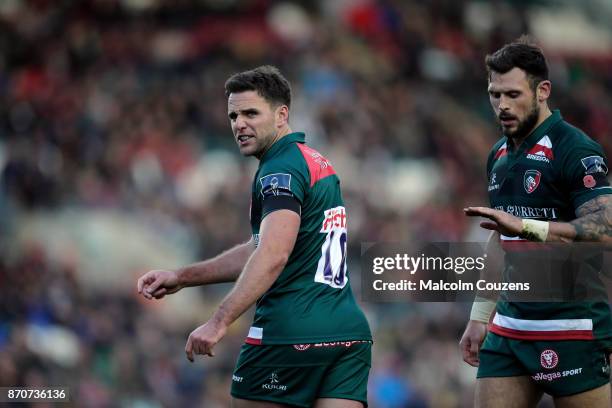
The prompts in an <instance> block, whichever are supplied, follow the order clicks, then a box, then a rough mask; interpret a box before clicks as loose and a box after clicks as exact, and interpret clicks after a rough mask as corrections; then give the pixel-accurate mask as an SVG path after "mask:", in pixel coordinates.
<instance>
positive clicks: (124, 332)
mask: <svg viewBox="0 0 612 408" xmlns="http://www.w3.org/2000/svg"><path fill="white" fill-rule="evenodd" d="M609 21H612V3H610V2H609V1H607V0H599V1H597V0H592V1H581V2H576V1H570V0H568V1H546V0H539V1H535V0H534V1H527V0H523V1H512V2H507V1H492V2H488V1H478V0H471V1H463V0H461V1H457V0H431V1H416V0H414V1H399V0H398V1H393V0H389V1H367V0H360V1H349V0H334V1H324V0H320V1H312V2H306V1H303V2H299V1H287V2H273V1H265V0H199V1H197V0H180V1H178V0H177V1H173V0H88V1H71V0H58V1H52V0H31V1H30V0H2V1H0V120H1V122H0V174H1V183H2V184H1V186H2V187H1V188H2V189H1V192H0V386H9V385H22V386H29V387H41V386H58V385H64V386H69V387H70V389H71V393H72V400H73V405H74V406H82V407H111V406H113V407H114V406H116V407H128V406H130V407H132V406H133V407H142V408H145V407H159V406H169V407H170V406H196V405H199V406H204V407H207V408H209V407H210V408H216V407H226V406H228V389H229V384H230V382H229V381H230V377H231V375H230V374H231V370H232V368H233V364H234V362H235V357H236V355H237V352H238V349H239V346H240V344H241V343H242V341H243V338H244V335H245V333H246V329H247V327H248V325H249V317H246V318H243V319H241V320H240V321H239V322H238V323H236V324H235V325H234V326H233V327H232V328H231V331H230V333H229V334H228V335H227V337H226V338H225V339H224V340H223V341H222V343H221V344H219V345H218V346H217V347H216V351H217V356H216V357H214V358H211V359H208V358H207V359H204V361H202V360H198V361H197V363H196V364H189V363H188V362H187V360H186V359H185V356H184V353H183V348H184V344H185V341H186V338H187V335H188V333H189V332H190V331H191V330H192V329H194V328H195V327H197V326H198V325H200V324H202V323H203V322H205V321H206V320H207V318H208V317H209V316H210V314H211V311H212V310H213V307H214V306H215V305H216V304H217V303H218V301H219V300H220V298H221V297H222V296H223V294H224V293H225V292H226V291H227V289H228V286H227V285H220V286H218V287H210V288H203V289H198V288H191V289H186V290H184V291H183V292H181V293H180V294H178V295H174V296H172V297H170V298H169V299H167V300H164V301H163V302H145V301H143V300H141V299H140V298H139V297H137V296H136V291H135V282H136V279H137V277H138V276H139V275H140V274H142V273H143V272H145V271H146V270H148V269H149V268H162V267H175V266H178V265H181V264H184V263H187V262H192V261H195V260H198V259H202V258H205V257H208V256H210V255H213V254H215V253H217V252H218V251H220V250H222V249H224V248H227V247H229V246H231V245H232V244H235V243H237V242H240V241H242V240H245V239H247V238H248V236H249V225H248V205H249V187H250V180H251V177H252V174H253V172H254V170H255V168H256V166H257V162H256V160H254V159H243V158H240V157H239V156H238V154H237V149H236V147H235V144H234V142H233V139H232V137H231V132H230V129H229V126H228V120H227V111H226V101H225V97H224V95H223V83H224V81H225V79H226V78H227V77H228V76H229V75H230V74H232V73H234V72H237V71H240V70H244V69H248V68H252V67H254V66H257V65H260V64H264V63H271V64H275V65H278V66H279V67H280V68H281V69H282V70H283V72H285V73H286V75H287V77H288V78H289V79H290V81H291V82H292V84H293V92H294V103H293V107H292V115H291V124H292V127H293V129H294V130H303V131H306V132H307V137H308V140H309V141H310V143H311V144H312V145H313V146H314V147H316V148H319V149H320V150H322V151H323V152H324V153H325V154H326V155H327V156H328V157H329V158H330V159H331V161H332V162H333V163H334V165H335V167H336V169H337V171H338V172H339V174H340V177H341V179H342V182H343V191H344V195H345V199H346V202H347V207H348V209H349V214H350V223H349V236H350V240H349V242H350V245H351V246H350V250H351V256H350V260H351V265H350V271H351V274H352V282H353V285H354V286H353V288H354V290H355V292H356V294H357V296H359V262H358V259H359V250H360V243H361V242H363V241H400V242H412V241H414V240H450V241H458V240H466V239H467V240H484V237H485V235H484V233H483V232H482V231H480V230H479V228H478V227H477V225H476V224H475V222H474V221H473V220H468V219H466V218H465V217H463V216H462V213H461V208H462V207H463V206H464V205H466V204H485V203H486V202H487V200H486V194H485V193H486V190H485V184H486V178H485V171H484V165H485V158H486V154H487V152H488V150H489V148H490V146H491V145H492V144H493V143H494V141H495V140H496V138H497V134H498V132H497V130H496V128H495V125H494V120H493V115H492V113H491V110H490V106H489V104H488V98H487V94H486V77H485V72H484V68H483V58H484V55H485V54H486V53H487V52H490V51H492V50H494V49H496V48H497V47H499V46H501V45H502V44H503V43H505V42H507V41H509V40H512V39H514V38H516V37H517V36H519V35H520V34H521V33H523V32H528V33H531V34H533V35H534V36H535V37H536V39H537V40H538V41H539V43H540V44H541V45H542V46H543V47H544V49H545V52H546V54H547V56H548V58H549V62H550V68H551V79H552V81H553V97H552V101H551V106H553V107H556V108H560V109H561V111H562V114H563V115H564V116H565V118H566V119H568V120H569V121H570V122H571V123H573V124H575V125H577V126H579V127H581V128H582V129H584V130H585V131H586V132H587V133H588V134H590V135H591V136H592V137H594V138H595V139H597V140H598V141H599V142H600V143H602V144H603V145H604V148H605V150H606V152H607V154H608V156H610V155H611V154H612V138H611V137H610V135H611V133H612V132H611V131H612V129H611V124H610V118H612V98H611V95H612V70H611V69H610V66H611V63H612V31H611V29H610V25H609ZM363 307H364V309H365V310H366V312H367V314H368V317H369V320H370V322H371V325H372V329H373V331H374V335H375V339H376V343H375V346H374V359H373V366H372V372H371V381H370V400H371V406H372V407H373V408H406V407H468V406H471V403H470V401H471V398H472V393H473V384H474V374H475V372H474V370H473V369H471V368H469V367H468V366H466V365H465V364H463V363H462V362H461V357H460V353H459V350H458V346H457V343H458V340H459V337H460V334H461V332H462V329H463V326H464V324H465V320H466V318H467V314H468V305H465V304H439V303H436V304H433V303H430V304H408V303H405V304H389V303H386V304H385V303H380V304H376V303H365V304H363ZM543 405H545V404H543Z"/></svg>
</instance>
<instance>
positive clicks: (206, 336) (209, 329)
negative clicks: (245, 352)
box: [185, 320, 227, 363]
mask: <svg viewBox="0 0 612 408" xmlns="http://www.w3.org/2000/svg"><path fill="white" fill-rule="evenodd" d="M226 331H227V328H226V327H225V326H224V325H223V324H221V323H217V322H213V321H212V320H209V321H208V322H206V323H204V324H203V325H201V326H200V327H198V328H197V329H195V330H194V331H192V332H191V334H190V335H189V338H188V339H187V344H186V345H185V354H186V355H187V358H188V359H189V361H191V362H192V363H193V355H194V354H202V355H208V356H210V357H214V356H215V353H214V352H213V347H214V346H215V344H217V343H218V342H219V340H221V339H222V338H223V336H225V332H226Z"/></svg>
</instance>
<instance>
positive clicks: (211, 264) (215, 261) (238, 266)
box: [177, 239, 255, 287]
mask: <svg viewBox="0 0 612 408" xmlns="http://www.w3.org/2000/svg"><path fill="white" fill-rule="evenodd" d="M254 249H255V245H254V244H253V240H252V239H251V240H249V241H248V242H245V243H243V244H240V245H236V246H235V247H233V248H231V249H229V250H227V251H224V252H222V253H221V254H219V255H217V256H216V257H214V258H211V259H207V260H205V261H202V262H197V263H194V264H191V265H187V266H184V267H182V268H180V269H179V270H177V274H178V278H179V282H180V284H181V286H184V287H186V286H198V285H207V284H210V283H223V282H234V281H235V280H236V279H238V276H240V272H242V269H243V268H244V265H245V264H246V263H247V261H248V259H249V256H251V254H252V253H253V250H254Z"/></svg>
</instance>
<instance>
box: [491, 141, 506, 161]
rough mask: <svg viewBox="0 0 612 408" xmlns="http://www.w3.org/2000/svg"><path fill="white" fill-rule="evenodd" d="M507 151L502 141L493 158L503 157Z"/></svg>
mask: <svg viewBox="0 0 612 408" xmlns="http://www.w3.org/2000/svg"><path fill="white" fill-rule="evenodd" d="M507 153H508V150H507V149H506V144H505V143H504V144H503V146H502V147H500V148H499V150H497V153H495V157H494V159H495V160H497V159H500V158H502V157H504V156H505V155H506V154H507Z"/></svg>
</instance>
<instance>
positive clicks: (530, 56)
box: [485, 35, 548, 90]
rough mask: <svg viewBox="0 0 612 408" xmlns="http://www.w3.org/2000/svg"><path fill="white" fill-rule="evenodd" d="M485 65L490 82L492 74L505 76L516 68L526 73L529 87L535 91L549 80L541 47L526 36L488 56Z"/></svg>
mask: <svg viewBox="0 0 612 408" xmlns="http://www.w3.org/2000/svg"><path fill="white" fill-rule="evenodd" d="M485 64H486V65H487V74H488V78H489V80H491V73H492V72H497V73H499V74H505V73H506V72H508V71H510V70H511V69H513V68H515V67H517V68H520V69H522V70H523V71H525V73H526V74H527V80H528V81H529V86H530V87H531V89H533V90H535V89H536V87H537V85H538V84H539V83H540V82H542V81H546V80H548V64H547V63H546V57H544V53H543V52H542V50H541V49H540V47H538V46H537V45H536V44H535V43H534V42H533V41H532V40H531V38H530V37H529V36H526V35H523V36H521V37H520V38H519V39H517V40H515V41H513V42H511V43H509V44H506V45H504V46H503V47H502V48H500V49H499V50H497V51H495V52H494V53H493V54H489V55H487V56H486V58H485Z"/></svg>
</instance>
